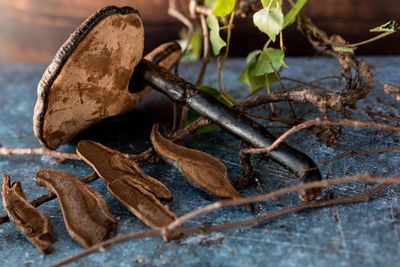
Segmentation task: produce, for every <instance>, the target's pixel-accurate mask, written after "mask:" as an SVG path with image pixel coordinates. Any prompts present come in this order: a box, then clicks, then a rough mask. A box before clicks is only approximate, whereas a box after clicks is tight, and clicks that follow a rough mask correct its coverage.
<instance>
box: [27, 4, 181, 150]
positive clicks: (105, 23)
mask: <svg viewBox="0 0 400 267" xmlns="http://www.w3.org/2000/svg"><path fill="white" fill-rule="evenodd" d="M143 46H144V29H143V23H142V20H141V18H140V15H139V12H138V11H137V10H135V9H134V8H131V7H115V6H110V7H106V8H103V9H101V10H99V11H98V12H96V13H95V14H93V15H92V16H90V17H89V18H88V19H87V20H86V21H85V22H83V24H82V25H81V26H79V27H78V28H77V29H76V30H75V31H74V32H73V33H72V35H71V36H70V37H69V38H68V40H67V41H66V42H65V43H64V44H63V45H62V46H61V48H60V49H59V51H58V52H57V54H56V56H55V57H54V59H53V61H52V63H51V64H50V65H49V66H48V68H47V69H46V71H45V72H44V74H43V77H42V79H41V81H40V82H39V84H38V99H37V102H36V105H35V109H34V116H33V125H34V133H35V135H36V136H37V138H38V139H39V141H40V143H41V144H43V145H44V146H45V147H48V148H51V149H55V148H57V147H58V146H60V145H61V144H64V143H66V142H68V141H70V140H71V139H72V138H74V137H75V136H76V135H77V134H78V133H79V132H81V131H82V130H84V129H86V128H88V127H89V126H91V125H93V124H95V123H97V122H98V121H100V120H102V119H104V118H107V117H111V116H115V115H119V114H122V113H125V112H128V111H130V110H132V109H133V108H134V107H135V105H136V104H137V103H138V102H139V101H140V100H141V99H142V98H143V97H144V96H145V95H146V94H148V93H149V92H150V88H145V90H142V91H140V92H135V93H130V92H129V91H128V86H129V80H130V78H131V75H132V73H133V71H134V68H135V66H136V65H137V64H138V62H139V61H140V60H141V58H142V54H143ZM162 47H164V48H158V49H156V50H155V51H153V52H152V53H150V54H149V56H148V58H149V59H150V60H152V61H156V63H162V65H164V67H171V66H170V64H172V65H173V64H174V63H175V62H176V60H178V59H179V57H180V47H179V46H178V45H177V44H175V43H172V44H167V45H164V46H162ZM166 48H169V50H168V49H167V51H168V52H167V51H166ZM157 61H158V62H157ZM160 65H161V64H160Z"/></svg>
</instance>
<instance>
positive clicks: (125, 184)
mask: <svg viewBox="0 0 400 267" xmlns="http://www.w3.org/2000/svg"><path fill="white" fill-rule="evenodd" d="M76 152H77V154H78V155H79V156H80V157H81V158H82V160H84V161H85V162H86V163H87V164H89V165H90V166H92V168H93V169H94V170H95V171H96V173H97V174H98V175H99V176H100V177H101V178H103V179H104V181H105V182H106V183H107V189H108V191H109V192H110V193H111V194H112V195H113V196H114V197H115V198H116V199H117V200H118V201H119V202H120V203H121V204H122V205H123V206H124V207H125V208H127V209H128V210H129V211H130V212H132V214H133V215H135V216H136V217H138V218H139V219H140V220H141V221H142V222H144V223H145V224H146V225H147V226H149V227H151V228H159V227H162V226H166V225H168V224H170V223H171V222H173V221H174V220H175V218H176V216H175V214H174V213H172V212H171V211H170V210H169V209H168V207H167V206H165V205H163V204H162V203H161V202H160V201H159V200H158V199H157V198H156V197H159V198H171V192H170V191H169V189H168V188H167V187H166V186H165V185H164V184H163V183H161V182H160V181H158V180H156V179H154V178H153V177H151V176H149V175H147V174H145V173H144V172H143V171H142V170H140V168H139V166H138V165H137V164H136V163H135V162H133V161H131V160H129V159H127V158H126V157H125V156H124V155H123V154H122V153H120V152H118V151H116V150H112V149H111V148H109V147H106V146H103V145H101V144H99V143H96V142H93V141H88V140H83V141H80V142H79V144H78V146H77V149H76Z"/></svg>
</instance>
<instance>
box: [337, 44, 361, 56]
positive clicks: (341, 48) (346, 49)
mask: <svg viewBox="0 0 400 267" xmlns="http://www.w3.org/2000/svg"><path fill="white" fill-rule="evenodd" d="M332 48H333V51H335V52H339V53H351V54H354V50H356V48H355V47H350V46H345V45H343V46H339V45H337V46H333V47H332Z"/></svg>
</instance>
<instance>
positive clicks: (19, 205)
mask: <svg viewBox="0 0 400 267" xmlns="http://www.w3.org/2000/svg"><path fill="white" fill-rule="evenodd" d="M2 189H3V205H4V208H5V209H6V211H7V213H8V216H9V218H10V220H11V222H13V223H14V224H15V225H16V227H17V228H18V230H19V231H20V232H21V233H22V234H23V235H24V236H25V237H26V238H27V239H28V240H29V241H30V242H31V243H32V244H34V245H35V246H36V248H37V249H39V250H40V251H41V252H43V253H45V254H47V253H50V252H51V251H52V250H53V242H52V236H53V233H52V227H51V225H50V223H49V221H48V219H47V217H45V216H44V215H43V214H42V213H41V212H39V211H38V210H37V209H36V208H35V207H34V206H32V205H31V204H30V203H29V202H28V200H27V199H26V196H25V194H24V192H23V191H22V187H21V183H20V182H16V183H13V184H12V185H11V184H10V177H9V176H4V179H3V188H2Z"/></svg>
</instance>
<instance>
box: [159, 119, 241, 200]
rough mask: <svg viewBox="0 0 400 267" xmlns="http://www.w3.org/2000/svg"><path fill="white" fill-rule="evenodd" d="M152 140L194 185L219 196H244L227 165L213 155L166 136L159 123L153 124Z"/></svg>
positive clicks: (160, 152) (164, 155)
mask: <svg viewBox="0 0 400 267" xmlns="http://www.w3.org/2000/svg"><path fill="white" fill-rule="evenodd" d="M151 142H152V143H153V146H154V149H155V150H156V151H157V153H158V154H160V155H161V156H162V157H163V158H164V159H166V161H167V162H169V163H171V164H172V165H173V166H175V167H176V168H178V169H179V170H180V171H182V172H183V173H184V174H185V175H186V177H187V178H188V179H189V181H190V182H191V183H193V184H194V185H196V186H198V187H200V188H201V189H203V190H205V191H206V192H209V193H211V194H214V195H216V196H219V197H223V198H239V197H242V196H241V195H240V193H239V192H237V191H236V189H235V188H234V187H233V186H232V184H231V183H230V181H229V178H228V177H227V169H226V166H225V165H224V164H223V163H222V162H220V161H219V160H217V159H215V158H214V157H212V156H211V155H209V154H207V153H204V152H201V151H198V150H194V149H189V148H186V147H184V146H180V145H177V144H175V143H173V142H171V141H170V140H168V139H166V138H164V137H163V136H162V135H161V134H160V133H159V132H158V125H157V124H156V125H154V126H153V130H152V132H151Z"/></svg>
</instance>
